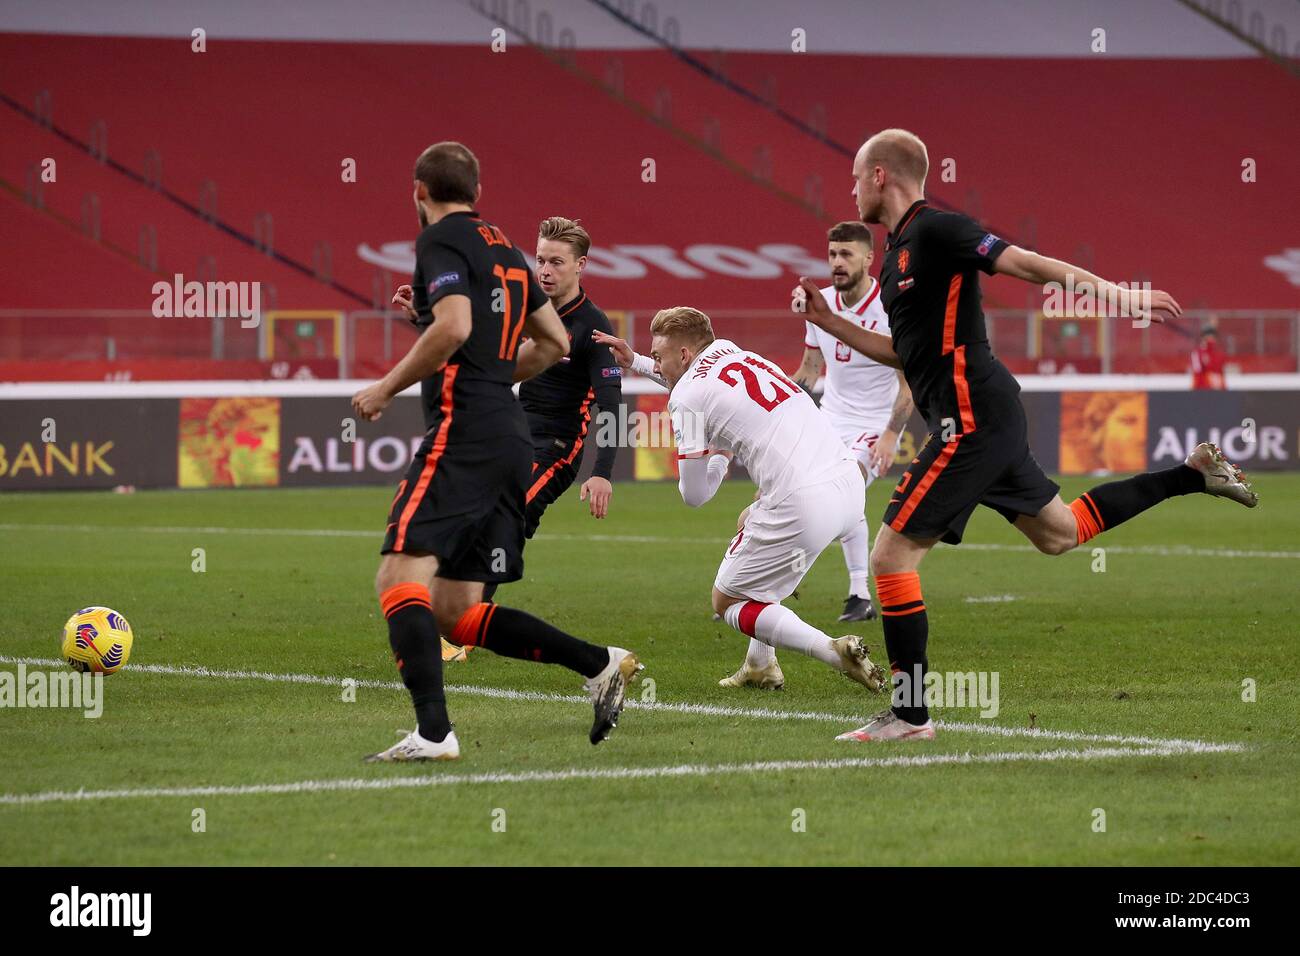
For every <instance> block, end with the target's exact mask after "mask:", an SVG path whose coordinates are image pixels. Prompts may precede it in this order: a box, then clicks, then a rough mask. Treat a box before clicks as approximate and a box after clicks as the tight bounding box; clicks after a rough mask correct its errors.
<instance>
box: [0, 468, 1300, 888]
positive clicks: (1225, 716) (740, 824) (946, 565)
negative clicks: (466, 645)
mask: <svg viewBox="0 0 1300 956" xmlns="http://www.w3.org/2000/svg"><path fill="white" fill-rule="evenodd" d="M1093 483H1094V482H1091V481H1088V480H1085V479H1070V480H1068V481H1066V482H1065V489H1064V491H1063V494H1064V495H1065V497H1066V499H1067V500H1069V499H1070V498H1072V497H1074V496H1075V495H1077V494H1078V493H1079V492H1081V491H1083V490H1086V488H1087V487H1089V486H1090V485H1091V484H1093ZM1257 488H1258V490H1259V491H1260V494H1261V496H1262V499H1263V500H1262V504H1261V506H1260V507H1259V508H1258V509H1257V510H1255V511H1248V510H1246V509H1244V508H1241V507H1240V506H1238V505H1235V504H1232V503H1230V502H1226V501H1221V500H1215V499H1210V498H1207V497H1204V496H1200V495H1197V496H1192V497H1189V498H1183V499H1178V500H1174V501H1169V502H1166V503H1164V504H1162V505H1160V506H1158V507H1157V508H1155V509H1154V510H1153V511H1151V512H1148V513H1147V514H1145V515H1143V516H1141V517H1139V518H1138V519H1136V520H1134V521H1133V522H1130V523H1129V524H1127V525H1125V526H1122V527H1120V528H1117V529H1115V530H1114V531H1111V532H1107V533H1106V534H1104V535H1102V536H1101V537H1100V538H1098V539H1096V540H1095V541H1094V542H1090V544H1089V547H1087V548H1085V549H1081V550H1080V551H1077V552H1074V553H1072V554H1069V555H1065V556H1062V557H1057V558H1049V557H1045V556H1043V555H1039V554H1037V553H1034V552H1032V551H1031V550H1029V549H1028V548H1027V546H1026V544H1025V542H1024V541H1023V539H1021V538H1020V537H1019V536H1018V535H1017V534H1016V533H1015V531H1014V530H1013V529H1012V528H1010V527H1009V526H1008V525H1007V524H1006V523H1005V522H1004V521H1003V520H1002V519H1001V518H999V517H998V516H997V515H996V514H994V513H993V512H990V511H986V510H983V509H981V511H980V512H978V513H977V515H976V517H975V519H974V520H973V521H972V522H971V525H970V527H969V529H968V532H967V542H968V543H969V544H970V545H973V547H967V546H962V547H960V548H955V549H954V548H940V549H938V550H936V552H935V553H934V554H932V555H931V556H930V557H929V559H928V560H927V561H926V563H925V565H924V567H923V568H922V584H923V587H924V591H925V596H926V604H927V606H928V608H929V615H930V622H931V635H930V658H931V664H932V667H934V668H936V669H939V670H945V671H996V672H998V674H999V675H1000V702H999V703H1000V713H999V714H998V716H997V717H996V718H995V719H992V720H987V719H982V718H981V717H980V716H979V715H978V712H977V711H976V710H972V709H956V708H949V709H946V710H943V711H940V712H938V714H937V716H938V717H939V718H940V719H941V721H944V722H946V723H947V728H946V729H945V728H944V726H943V725H942V724H941V727H940V734H939V737H938V739H937V740H935V741H932V742H928V743H901V744H892V745H891V744H884V745H881V744H876V745H862V744H845V743H836V742H835V741H834V739H833V738H834V736H835V734H836V733H838V732H840V731H842V730H845V729H848V728H849V727H852V726H854V725H855V721H857V720H858V719H859V718H862V717H865V716H868V715H869V714H871V713H872V712H874V711H876V710H878V709H880V707H881V706H883V704H884V700H883V698H879V697H873V696H871V695H869V694H867V692H866V691H865V690H864V689H863V688H860V687H859V686H857V685H856V684H852V683H850V682H849V681H847V680H845V679H843V678H842V677H840V676H838V675H836V674H834V673H832V672H830V671H829V670H827V669H826V668H824V667H823V666H821V665H820V664H818V663H816V662H815V661H812V660H811V659H808V658H802V657H796V656H794V655H791V654H783V655H782V661H783V666H784V668H785V671H786V677H787V685H786V688H785V689H784V690H783V691H780V692H775V693H773V692H760V691H750V692H738V691H725V690H723V689H722V688H720V687H718V686H717V681H718V679H719V678H720V677H723V676H725V675H727V674H729V673H730V672H731V671H732V670H733V669H734V668H735V667H736V665H737V664H738V663H739V661H740V659H741V658H742V656H743V653H744V646H745V642H744V639H743V638H742V637H740V636H739V635H737V634H735V633H734V632H732V631H731V630H730V629H729V628H727V627H726V626H725V625H722V624H720V623H714V622H713V621H712V620H710V610H709V607H708V598H709V589H710V585H711V582H712V580H713V575H714V572H715V570H716V567H717V563H718V560H719V558H720V556H721V553H722V550H723V548H724V547H725V546H726V543H727V541H728V539H729V538H730V536H731V533H732V531H733V529H734V521H735V515H736V513H737V512H738V511H739V510H740V508H741V507H742V506H743V505H744V504H745V503H746V501H747V500H748V498H749V496H750V494H751V491H752V489H751V487H750V486H749V485H747V484H743V483H734V484H728V485H726V486H725V487H724V488H723V489H722V491H721V492H720V493H719V495H718V497H717V499H715V501H713V502H711V503H710V504H708V505H707V506H705V507H704V508H702V509H699V510H691V509H688V508H686V507H685V506H684V505H683V504H682V503H681V501H680V500H679V498H678V495H677V490H676V488H675V487H674V486H673V485H671V484H663V485H632V484H623V485H619V486H617V487H616V490H615V496H614V501H613V505H612V511H611V516H610V518H609V519H607V520H605V521H600V522H597V521H595V520H593V519H592V518H590V517H589V516H588V515H587V513H586V511H585V508H584V506H582V505H581V504H580V503H579V502H578V500H577V493H576V490H571V491H570V492H569V493H568V494H566V495H565V496H564V498H562V499H561V500H560V501H559V502H558V503H557V504H556V505H555V506H554V507H553V508H552V510H551V512H550V513H549V514H548V515H547V516H546V519H545V521H544V523H543V526H542V532H541V535H540V536H539V537H538V539H537V540H535V541H534V542H532V543H531V544H530V545H529V547H528V550H527V552H526V563H527V573H526V578H525V580H524V581H522V582H520V583H518V584H515V585H511V586H509V587H506V588H503V589H502V591H501V593H500V594H499V595H498V599H499V600H500V601H501V602H502V603H505V604H510V605H516V606H519V607H523V608H525V609H527V610H529V611H531V612H532V613H535V614H538V615H540V616H542V617H545V618H546V619H548V620H550V621H551V622H553V623H554V624H556V625H557V626H559V627H562V628H564V629H566V630H568V631H570V632H572V633H575V634H577V635H579V636H581V637H584V638H587V639H590V640H593V641H597V642H600V643H616V644H619V645H622V646H626V647H631V648H634V649H636V650H637V651H638V652H639V653H640V654H641V656H642V659H643V660H644V661H645V663H646V665H647V669H646V670H645V672H644V676H645V677H647V678H653V680H654V684H653V701H651V700H650V692H651V689H650V686H649V685H646V686H645V687H644V688H642V687H640V686H638V687H635V688H634V689H633V691H632V693H631V695H630V697H631V699H632V700H633V701H634V702H636V703H638V704H639V703H641V702H642V700H643V697H644V698H645V703H646V706H634V707H631V708H629V709H628V710H627V711H625V713H624V715H623V719H622V721H621V722H620V725H619V727H618V729H617V730H616V731H615V733H614V735H613V736H612V737H611V739H610V740H608V741H607V742H605V743H603V744H601V745H600V746H599V747H592V746H591V745H590V744H589V743H588V742H587V739H586V735H587V730H588V727H589V724H590V709H589V707H588V706H587V705H586V704H584V703H579V702H575V701H574V700H571V699H564V698H571V697H573V695H577V694H579V693H580V692H581V687H580V684H581V681H580V679H579V678H576V677H575V676H574V675H572V674H570V673H568V672H567V671H563V670H560V669H558V668H554V667H542V666H539V665H535V664H529V663H524V662H520V661H512V660H504V659H499V658H495V657H493V656H492V655H491V654H489V653H486V652H482V651H476V652H474V653H473V654H472V655H471V656H470V660H469V661H468V663H466V664H454V665H449V666H448V668H447V671H446V674H447V679H448V682H449V683H450V684H452V685H454V687H453V689H452V691H451V693H450V694H449V702H450V706H451V712H452V719H453V720H454V721H455V723H456V727H457V733H458V735H459V736H460V739H461V742H462V748H463V751H462V752H463V758H462V759H461V760H460V761H459V762H457V763H451V764H439V765H428V764H422V765H412V766H407V767H403V766H373V765H363V764H362V763H361V762H360V758H361V757H362V756H363V755H364V754H366V753H369V752H372V751H374V750H377V749H380V748H382V747H384V746H387V745H388V744H389V743H391V742H393V741H394V740H395V739H396V737H395V733H396V731H397V730H398V729H399V728H409V727H411V726H412V717H411V714H410V709H409V701H408V698H407V695H406V693H405V691H403V690H401V689H400V688H395V687H393V686H391V685H392V682H393V681H395V680H396V676H397V675H396V671H395V669H394V667H393V665H392V660H391V656H390V652H389V649H388V642H387V638H386V631H385V628H384V625H383V621H382V618H381V617H380V615H379V613H378V608H377V602H376V599H375V597H374V593H373V588H372V580H373V574H374V570H375V566H376V561H377V549H378V546H379V540H380V533H381V531H382V525H383V516H384V514H385V512H386V509H387V507H388V503H389V499H390V498H391V494H392V490H391V489H390V488H366V489H359V488H358V489H341V490H311V491H298V490H267V491H230V492H148V493H140V494H136V495H133V496H120V495H111V494H89V493H87V494H58V495H52V494H47V495H35V494H10V495H5V496H3V497H2V498H0V535H2V537H3V541H4V548H3V551H2V552H0V580H2V581H3V593H4V601H3V615H2V616H0V655H2V656H3V658H4V662H3V663H0V669H5V670H10V671H15V670H16V669H17V666H18V663H17V662H18V661H19V660H28V659H36V660H44V659H51V658H55V657H57V655H58V636H59V632H60V629H61V627H62V624H63V621H64V620H65V619H66V617H67V616H68V615H69V614H70V613H71V612H73V611H75V610H76V609H77V608H79V607H82V606H85V605H88V604H106V605H109V606H111V607H114V608H116V609H117V610H119V611H121V612H122V613H124V614H125V615H126V616H127V617H128V619H129V620H130V621H131V623H132V625H133V627H134V629H135V632H136V642H135V647H134V651H133V653H132V657H131V663H130V664H129V665H128V666H127V668H126V669H125V670H124V671H123V672H122V673H120V674H117V675H114V676H112V677H109V678H108V679H107V680H106V682H105V698H106V699H105V703H104V713H103V716H102V717H101V718H99V719H98V720H88V719H85V718H84V717H83V716H82V714H81V712H79V711H73V710H66V709H65V710H57V709H12V708H5V709H0V863H4V864H10V865H12V864H95V865H98V864H195V865H197V864H202V865H213V864H215V865H221V864H252V863H283V864H307V865H349V864H419V865H430V864H432V865H462V864H479V865H510V864H634V865H635V864H706V863H716V864H748V863H762V864H851V865H907V864H948V863H951V864H1015V863H1032V864H1072V865H1092V864H1180V865H1202V864H1244V865H1259V864H1293V865H1294V864H1296V863H1300V809H1298V807H1297V803H1296V801H1295V799H1294V796H1295V793H1296V791H1297V787H1300V748H1297V746H1296V744H1297V727H1298V726H1300V681H1298V680H1297V674H1298V673H1300V668H1297V666H1296V662H1297V652H1296V634H1297V626H1296V610H1297V603H1298V595H1300V589H1298V588H1297V571H1300V546H1298V545H1297V539H1298V538H1300V476H1297V475H1262V476H1258V481H1257ZM885 497H886V495H885V488H884V487H883V486H881V485H878V486H876V487H874V488H872V490H871V492H870V495H869V514H870V515H871V516H873V518H875V519H876V520H877V521H878V516H879V514H880V512H881V510H882V508H883V505H884V498H885ZM236 529H278V530H272V531H266V532H264V533H252V532H249V531H247V530H236ZM310 531H327V532H335V533H331V534H311V533H304V532H310ZM1094 546H1095V547H1100V548H1104V549H1106V551H1105V555H1104V561H1105V570H1104V572H1098V571H1094V566H1095V565H1096V564H1097V559H1096V558H1095V557H1094V555H1093V552H1092V547H1094ZM196 548H202V549H204V553H205V561H206V570H205V571H203V572H202V573H198V572H196V571H194V570H193V569H192V566H193V564H194V561H195V557H194V549H196ZM845 591H846V576H845V572H844V567H843V561H842V557H841V554H840V551H839V548H838V546H835V545H832V547H831V548H830V549H829V550H828V551H827V552H826V553H825V554H823V555H822V556H821V558H820V559H819V560H818V561H817V563H816V565H815V566H814V567H813V569H812V570H811V572H810V573H809V576H808V577H807V578H806V580H805V581H804V584H803V586H802V587H801V589H800V593H799V596H798V599H797V600H793V601H791V602H789V603H790V604H791V606H793V607H794V608H796V609H797V610H798V612H799V613H800V614H801V615H802V616H803V617H804V618H805V619H806V620H808V621H810V622H812V623H814V624H816V625H818V626H819V627H821V628H823V629H824V630H827V631H828V632H830V633H832V634H841V633H846V628H845V626H844V625H838V624H837V623H836V621H835V618H836V615H837V614H838V611H839V608H840V603H841V601H842V599H843V596H844V593H845ZM1005 596H1009V597H1011V598H1014V600H1009V601H1008V600H1000V601H988V600H983V601H982V600H978V599H989V598H1000V597H1005ZM971 599H976V600H971ZM853 631H854V632H856V633H861V634H863V635H864V636H865V637H866V639H867V641H868V643H869V644H870V645H871V646H872V648H873V656H876V653H874V652H876V651H877V649H878V648H880V644H881V640H880V625H879V623H877V622H872V623H868V624H863V625H855V626H853ZM880 656H883V653H881V654H880ZM27 666H28V667H36V666H39V665H33V664H28V665H27ZM58 666H62V665H58ZM150 668H154V669H150ZM198 668H208V669H211V670H212V671H214V672H217V673H214V674H212V675H203V674H200V673H196V672H195V669H198ZM231 671H244V672H261V673H263V674H276V675H283V674H301V675H316V676H318V677H321V678H326V679H325V680H321V681H318V682H314V683H313V682H286V681H275V680H267V679H259V678H257V677H255V676H250V675H245V676H232V675H230V674H228V673H226V674H224V675H223V673H222V672H231ZM342 678H355V679H356V680H358V681H359V682H360V686H359V687H358V688H357V690H356V695H355V696H356V699H355V702H348V701H345V700H344V699H343V698H344V696H345V694H344V691H343V688H342V685H341V684H340V683H338V681H337V680H333V679H338V680H341V679H342ZM1247 679H1250V680H1252V681H1253V682H1254V685H1255V688H1256V695H1257V699H1256V700H1255V701H1254V702H1246V701H1243V682H1244V681H1246V680H1247ZM368 682H373V683H368ZM499 691H513V692H516V693H498V692H499ZM518 692H524V693H518ZM688 704H696V705H708V706H705V707H697V708H694V709H692V708H690V707H685V706H680V705H688ZM1031 714H1032V715H1033V717H1032V721H1033V724H1034V726H1035V727H1037V728H1040V729H1042V730H1045V731H1048V732H1050V735H1043V736H1034V735H1031V734H1029V733H1027V732H1025V731H1026V730H1027V728H1028V727H1029V725H1030V722H1031ZM994 728H1006V729H1009V730H1010V731H1012V733H1009V734H1006V735H999V734H997V733H993V732H990V731H991V730H993V729H994ZM1071 734H1074V735H1077V736H1071ZM1137 738H1152V739H1151V740H1148V741H1146V742H1143V741H1142V740H1140V739H1137ZM1168 740H1180V741H1203V742H1206V743H1211V744H1230V745H1240V748H1239V749H1235V750H1223V749H1218V750H1199V749H1197V748H1196V747H1194V746H1192V745H1190V744H1185V743H1184V744H1168V743H1166V741H1168ZM912 758H914V759H912ZM835 761H840V763H839V764H836V763H834V762H835ZM309 782H317V783H318V784H319V787H318V788H312V787H309V786H307V785H306V784H308V783H309ZM259 787H260V788H262V789H257V788H259ZM203 788H214V789H210V790H204V789H203ZM241 788H244V789H241ZM247 788H253V789H247ZM83 790H84V791H86V793H83V794H82V795H81V798H80V799H68V798H58V799H50V798H49V797H48V796H47V797H45V798H42V800H41V801H39V802H33V801H31V800H27V801H20V800H16V799H15V797H16V796H17V795H39V794H46V795H49V794H54V793H59V792H63V793H67V792H72V791H83ZM103 791H110V792H115V793H112V794H108V795H105V794H104V793H102V792H103ZM140 791H161V792H155V793H153V794H152V795H149V794H144V793H141V792H140ZM197 810H201V811H202V814H196V811H197ZM1098 810H1101V811H1104V823H1105V829H1104V831H1099V824H1098V822H1097V821H1098V820H1100V819H1101V817H1100V816H1099V815H1098V813H1097V812H1096V811H1098ZM200 817H201V818H202V820H203V823H204V827H203V828H202V831H201V832H196V823H195V821H196V820H197V819H199V818H200Z"/></svg>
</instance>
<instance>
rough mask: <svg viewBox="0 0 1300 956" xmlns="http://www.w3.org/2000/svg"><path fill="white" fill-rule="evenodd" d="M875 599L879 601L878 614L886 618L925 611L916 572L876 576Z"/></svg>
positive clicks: (919, 580)
mask: <svg viewBox="0 0 1300 956" xmlns="http://www.w3.org/2000/svg"><path fill="white" fill-rule="evenodd" d="M876 597H877V598H879V599H880V613H881V614H884V615H885V616H887V617H900V616H902V615H904V614H917V613H919V612H921V611H924V610H925V602H924V601H923V600H922V599H921V575H920V574H919V573H917V572H916V571H899V572H897V573H895V574H879V575H877V576H876Z"/></svg>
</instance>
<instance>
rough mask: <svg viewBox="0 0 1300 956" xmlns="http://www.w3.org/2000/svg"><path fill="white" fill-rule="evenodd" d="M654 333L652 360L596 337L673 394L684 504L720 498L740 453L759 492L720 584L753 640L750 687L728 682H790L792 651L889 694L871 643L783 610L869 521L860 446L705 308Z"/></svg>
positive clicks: (663, 321) (659, 318) (668, 317)
mask: <svg viewBox="0 0 1300 956" xmlns="http://www.w3.org/2000/svg"><path fill="white" fill-rule="evenodd" d="M650 333H651V336H652V338H651V342H650V361H649V362H647V360H646V358H645V356H639V355H636V354H635V353H634V352H632V350H631V348H630V347H628V344H627V343H626V342H624V341H623V340H622V339H617V338H614V337H613V336H611V335H605V334H603V333H600V332H597V333H595V334H594V335H593V336H592V337H593V338H594V339H595V341H597V342H600V343H602V344H605V345H608V346H610V350H611V351H612V352H613V353H614V357H615V360H616V361H617V362H618V363H619V364H620V365H622V366H624V367H625V368H626V367H631V368H634V369H636V370H638V371H649V372H650V373H651V374H652V377H654V378H656V379H657V380H658V381H659V382H660V383H661V384H663V385H665V386H666V387H668V388H669V389H670V393H669V396H668V408H669V411H670V413H671V415H672V420H673V431H674V435H675V439H676V443H677V465H678V473H679V476H680V480H679V483H678V487H679V489H680V490H681V494H682V499H683V500H684V501H685V502H686V503H687V504H688V505H690V506H691V507H692V508H698V507H699V506H700V505H702V504H704V503H705V502H706V501H708V500H709V499H710V498H712V497H713V495H714V494H715V493H716V492H717V490H718V487H719V486H720V485H721V484H722V479H723V477H724V476H725V475H726V473H727V468H728V466H729V464H730V460H731V458H732V456H733V455H734V456H735V457H737V458H739V459H740V460H741V461H743V462H744V463H745V468H746V469H747V470H748V471H749V474H750V477H752V478H753V479H754V481H755V483H756V484H757V485H758V491H759V496H758V500H756V501H755V502H754V504H753V505H752V506H751V507H750V508H749V513H748V516H747V518H746V520H745V526H744V527H743V528H742V529H741V530H740V531H739V532H738V533H737V534H736V536H735V538H733V539H732V541H731V544H730V546H729V547H728V548H727V552H726V554H725V555H724V556H723V559H722V564H721V566H720V567H719V568H718V574H717V577H716V578H715V579H714V582H713V609H714V610H715V611H716V612H717V613H719V614H721V615H722V616H723V619H724V620H726V622H727V623H728V624H729V625H731V626H732V627H734V628H735V629H736V630H738V631H740V632H741V633H742V634H745V635H747V636H748V637H749V638H750V642H749V645H750V646H749V651H748V653H747V655H746V660H745V663H744V665H742V667H741V669H740V671H739V672H738V673H737V674H736V675H735V677H736V678H739V677H742V676H743V677H745V678H746V679H745V680H743V681H738V682H734V683H730V684H728V685H727V686H737V685H738V683H747V684H757V685H758V686H768V687H779V686H781V685H782V684H784V682H785V678H784V676H783V675H782V674H781V669H780V666H779V665H778V664H777V661H776V652H775V650H774V649H775V648H777V647H786V648H790V649H792V650H797V651H799V652H800V653H803V654H807V655H808V656H809V657H815V658H817V659H818V660H820V661H822V662H823V663H825V664H828V665H830V666H831V667H833V668H835V669H836V670H838V671H841V672H842V673H843V674H845V676H847V677H850V678H852V679H853V680H855V681H857V682H858V683H860V684H863V685H864V686H866V687H868V688H870V689H871V690H875V691H878V690H880V689H881V687H883V685H884V682H885V681H886V680H887V678H886V675H885V671H884V669H883V668H881V667H879V666H877V665H875V664H873V663H871V660H870V658H868V656H867V647H866V645H865V644H863V643H862V640H861V639H860V638H857V637H854V636H852V635H849V636H846V637H839V638H832V637H830V636H829V635H827V634H826V633H824V632H822V631H820V630H818V629H817V628H815V627H813V626H812V625H810V624H807V623H805V622H804V621H802V620H800V619H799V616H798V615H797V614H795V612H794V611H792V610H791V609H790V608H788V607H783V606H782V605H781V601H783V600H784V599H785V598H787V597H789V596H790V595H791V594H792V593H794V590H795V588H796V587H798V586H799V582H800V581H801V580H803V577H804V575H805V574H806V573H807V572H808V569H809V568H811V567H812V564H813V562H814V561H815V560H816V559H817V556H818V555H819V554H821V552H822V550H823V549H824V548H826V546H827V545H829V544H830V543H831V542H832V541H834V540H835V539H836V538H839V537H841V536H843V535H844V534H846V533H848V532H849V531H850V530H851V529H852V528H853V526H854V525H855V524H856V523H857V522H858V521H859V520H861V518H862V506H863V499H864V496H865V493H866V486H865V485H864V483H863V479H862V473H861V472H860V471H859V470H858V467H857V465H856V463H855V462H854V460H853V457H852V456H851V455H850V454H849V451H848V449H847V448H845V446H844V443H843V442H842V441H840V439H839V436H838V435H837V434H836V433H835V431H834V429H833V428H831V425H830V422H829V421H828V420H827V419H826V417H825V416H824V415H822V414H821V413H820V412H819V411H818V410H817V406H816V405H815V404H814V403H813V400H812V399H811V398H809V397H808V394H807V393H806V392H805V391H804V390H803V389H801V388H800V387H799V386H797V385H795V384H794V383H793V382H791V381H790V380H789V379H788V378H786V377H785V374H784V373H783V372H782V371H781V370H780V369H779V368H778V367H777V366H775V365H773V364H772V363H771V362H768V361H767V360H766V359H764V358H763V357H762V356H761V355H757V354H755V353H753V352H747V351H745V350H744V349H742V348H740V347H739V346H738V345H736V344H735V343H733V342H729V341H727V340H726V339H715V338H714V336H713V326H712V324H711V323H710V321H709V317H708V316H707V315H705V314H704V313H703V312H700V311H699V310H698V309H692V308H689V307H687V306H677V307H675V308H671V309H664V310H662V311H660V312H659V313H658V314H657V315H656V316H655V317H654V321H653V322H651V323H650ZM651 363H653V364H651ZM647 366H649V368H647ZM728 680H731V681H734V680H735V679H734V678H729V679H728Z"/></svg>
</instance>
